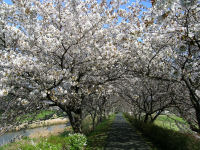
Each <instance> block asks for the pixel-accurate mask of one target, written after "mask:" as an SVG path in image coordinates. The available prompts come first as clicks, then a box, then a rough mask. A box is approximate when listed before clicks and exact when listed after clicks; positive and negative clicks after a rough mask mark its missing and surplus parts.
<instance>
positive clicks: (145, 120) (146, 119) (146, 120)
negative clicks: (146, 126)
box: [144, 114, 149, 123]
mask: <svg viewBox="0 0 200 150" xmlns="http://www.w3.org/2000/svg"><path fill="white" fill-rule="evenodd" d="M148 119H149V115H148V114H146V115H145V118H144V123H147V122H148Z"/></svg>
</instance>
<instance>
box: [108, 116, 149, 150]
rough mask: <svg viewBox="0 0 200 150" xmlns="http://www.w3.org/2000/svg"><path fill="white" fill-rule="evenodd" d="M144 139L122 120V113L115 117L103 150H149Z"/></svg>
mask: <svg viewBox="0 0 200 150" xmlns="http://www.w3.org/2000/svg"><path fill="white" fill-rule="evenodd" d="M150 149H151V148H150V147H149V146H148V145H147V144H146V142H145V141H144V139H143V138H142V137H141V136H140V135H138V134H137V133H136V130H135V129H133V127H131V126H130V124H129V123H128V122H127V121H126V120H125V119H124V117H123V115H122V113H119V114H117V115H116V118H115V120H114V122H113V124H112V127H111V130H110V133H109V135H108V139H107V143H106V147H105V150H150Z"/></svg>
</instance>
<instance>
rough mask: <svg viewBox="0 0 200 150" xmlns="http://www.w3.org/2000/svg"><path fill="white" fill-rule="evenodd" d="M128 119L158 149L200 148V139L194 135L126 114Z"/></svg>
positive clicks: (182, 149) (187, 149)
mask: <svg viewBox="0 0 200 150" xmlns="http://www.w3.org/2000/svg"><path fill="white" fill-rule="evenodd" d="M125 117H126V118H127V120H128V121H129V122H130V123H131V124H132V125H133V126H134V127H136V128H137V129H138V130H139V131H141V132H142V134H143V135H144V136H145V137H147V138H148V139H149V140H150V141H151V142H152V143H153V144H154V145H155V146H156V147H157V149H162V150H199V149H200V141H199V140H198V139H196V138H194V137H193V136H192V135H189V134H183V133H180V132H178V131H174V130H170V129H167V128H163V127H159V126H157V125H155V124H145V123H143V122H142V121H139V120H136V119H134V118H133V117H132V116H130V115H128V114H125Z"/></svg>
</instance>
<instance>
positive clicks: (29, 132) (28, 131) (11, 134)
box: [0, 123, 69, 146]
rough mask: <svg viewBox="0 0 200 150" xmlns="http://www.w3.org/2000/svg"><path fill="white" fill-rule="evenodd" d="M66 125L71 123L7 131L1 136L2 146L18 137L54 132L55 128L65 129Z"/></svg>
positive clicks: (0, 144)
mask: <svg viewBox="0 0 200 150" xmlns="http://www.w3.org/2000/svg"><path fill="white" fill-rule="evenodd" d="M66 126H69V123H67V124H58V125H51V126H45V127H38V128H33V129H24V130H20V131H14V132H7V133H5V134H4V135H2V136H0V146H3V145H4V144H8V143H10V142H11V141H13V140H14V139H16V138H18V137H22V136H23V137H24V136H26V137H31V135H33V134H37V133H41V134H43V133H47V132H50V133H51V132H53V131H54V130H59V131H60V130H62V129H63V130H64V128H65V127H66Z"/></svg>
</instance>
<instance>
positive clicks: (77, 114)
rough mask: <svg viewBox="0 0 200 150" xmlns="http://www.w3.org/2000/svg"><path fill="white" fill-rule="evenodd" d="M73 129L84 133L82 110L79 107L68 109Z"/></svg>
mask: <svg viewBox="0 0 200 150" xmlns="http://www.w3.org/2000/svg"><path fill="white" fill-rule="evenodd" d="M66 113H67V115H68V117H69V121H70V123H71V126H72V128H73V131H74V132H75V133H82V126H81V123H82V111H81V109H77V110H75V111H66Z"/></svg>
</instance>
